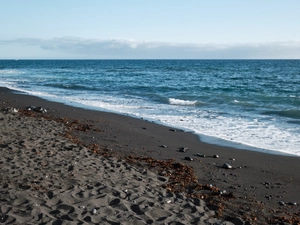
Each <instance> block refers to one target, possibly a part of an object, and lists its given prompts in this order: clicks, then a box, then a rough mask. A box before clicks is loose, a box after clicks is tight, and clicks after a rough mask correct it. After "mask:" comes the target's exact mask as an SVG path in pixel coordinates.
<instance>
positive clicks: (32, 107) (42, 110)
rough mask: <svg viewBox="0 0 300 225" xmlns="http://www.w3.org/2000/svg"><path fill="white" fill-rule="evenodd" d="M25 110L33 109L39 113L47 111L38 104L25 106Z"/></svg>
mask: <svg viewBox="0 0 300 225" xmlns="http://www.w3.org/2000/svg"><path fill="white" fill-rule="evenodd" d="M27 110H28V111H31V110H33V111H36V112H40V113H47V110H46V109H44V108H42V107H40V106H39V107H35V106H29V107H27Z"/></svg>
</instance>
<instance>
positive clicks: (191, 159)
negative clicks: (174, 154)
mask: <svg viewBox="0 0 300 225" xmlns="http://www.w3.org/2000/svg"><path fill="white" fill-rule="evenodd" d="M184 159H185V160H188V161H193V160H194V159H193V158H191V157H188V156H187V157H185V158H184Z"/></svg>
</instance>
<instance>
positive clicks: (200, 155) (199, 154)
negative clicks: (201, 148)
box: [197, 153, 206, 158]
mask: <svg viewBox="0 0 300 225" xmlns="http://www.w3.org/2000/svg"><path fill="white" fill-rule="evenodd" d="M197 156H199V157H202V158H205V157H206V155H204V154H201V153H197Z"/></svg>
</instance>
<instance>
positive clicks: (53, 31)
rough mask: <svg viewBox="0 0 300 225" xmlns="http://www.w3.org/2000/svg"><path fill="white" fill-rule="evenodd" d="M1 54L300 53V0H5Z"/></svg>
mask: <svg viewBox="0 0 300 225" xmlns="http://www.w3.org/2000/svg"><path fill="white" fill-rule="evenodd" d="M0 6H1V7H0V59H300V13H299V9H300V1H299V0H284V1H283V0H209V1H207V0H151V1H150V0H148V1H146V0H126V1H125V0H85V1H84V0H42V1H41V0H26V1H25V0H0Z"/></svg>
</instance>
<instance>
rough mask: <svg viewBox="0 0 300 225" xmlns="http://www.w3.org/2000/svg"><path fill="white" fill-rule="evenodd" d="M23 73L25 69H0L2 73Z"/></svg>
mask: <svg viewBox="0 0 300 225" xmlns="http://www.w3.org/2000/svg"><path fill="white" fill-rule="evenodd" d="M23 73H24V71H21V70H16V69H3V70H0V74H9V75H12V74H16V75H19V74H23Z"/></svg>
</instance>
